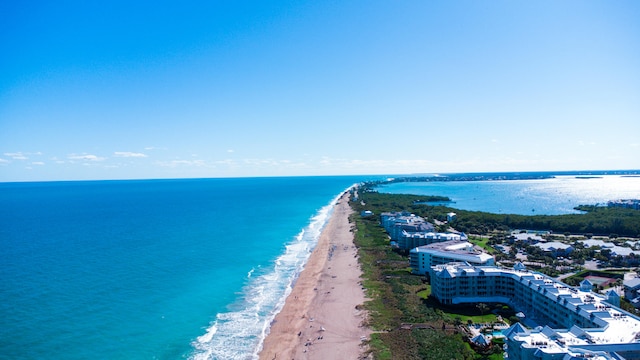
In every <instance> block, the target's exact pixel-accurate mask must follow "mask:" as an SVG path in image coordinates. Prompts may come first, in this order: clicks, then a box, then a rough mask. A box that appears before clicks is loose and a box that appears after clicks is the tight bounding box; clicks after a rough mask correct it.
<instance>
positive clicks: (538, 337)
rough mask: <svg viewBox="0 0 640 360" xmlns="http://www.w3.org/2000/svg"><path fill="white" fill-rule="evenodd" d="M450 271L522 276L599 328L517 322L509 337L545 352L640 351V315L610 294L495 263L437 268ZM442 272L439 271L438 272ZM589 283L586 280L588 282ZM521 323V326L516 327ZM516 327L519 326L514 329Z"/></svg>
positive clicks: (524, 282) (524, 281) (523, 281)
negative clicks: (614, 302)
mask: <svg viewBox="0 0 640 360" xmlns="http://www.w3.org/2000/svg"><path fill="white" fill-rule="evenodd" d="M434 268H435V269H436V270H440V271H446V273H447V276H449V277H456V276H462V272H463V271H464V272H465V275H464V276H509V277H514V278H516V279H519V283H521V284H522V285H524V286H528V287H529V288H531V289H532V290H533V291H535V292H536V293H539V294H541V295H543V296H544V297H546V298H547V299H548V300H549V301H552V302H555V303H556V304H559V305H560V306H562V307H564V308H567V309H569V310H570V311H572V312H574V313H576V314H578V315H579V316H582V317H584V318H588V319H590V320H591V321H592V322H593V323H594V324H596V327H593V328H581V327H579V326H575V325H574V326H573V327H571V328H570V329H552V328H547V327H545V328H542V327H539V328H536V329H533V330H526V329H523V328H522V329H521V328H520V327H521V325H518V324H516V325H514V326H512V327H511V328H510V329H509V330H507V331H506V332H505V336H507V337H508V338H510V339H513V340H514V341H517V342H520V343H522V344H524V345H523V346H525V345H526V346H528V347H536V348H537V349H536V350H535V351H540V352H541V354H542V353H545V354H553V353H555V354H563V353H564V354H566V353H574V352H576V351H577V349H578V348H580V347H582V348H587V347H588V348H589V349H593V350H594V351H596V350H598V349H609V348H611V349H614V350H606V351H615V348H617V347H625V348H626V347H629V348H630V349H631V350H629V351H640V342H636V339H637V338H640V318H638V317H637V316H634V315H632V314H629V313H627V312H626V311H624V310H622V309H620V308H618V307H616V306H613V305H611V304H610V303H608V300H609V299H608V297H606V296H602V295H600V294H596V293H594V292H590V291H579V290H578V289H575V288H572V287H570V286H568V285H566V284H563V283H561V282H559V281H557V280H555V279H552V278H550V277H548V276H546V275H543V274H540V273H536V272H530V271H515V270H511V269H506V268H498V267H495V266H470V265H465V264H446V265H438V266H435V267H434ZM436 274H437V275H439V272H436ZM585 285H586V283H585ZM516 326H517V327H516ZM514 327H515V328H514Z"/></svg>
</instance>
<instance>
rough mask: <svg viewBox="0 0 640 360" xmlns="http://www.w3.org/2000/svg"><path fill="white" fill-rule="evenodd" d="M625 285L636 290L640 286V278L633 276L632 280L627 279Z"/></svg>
mask: <svg viewBox="0 0 640 360" xmlns="http://www.w3.org/2000/svg"><path fill="white" fill-rule="evenodd" d="M623 284H624V287H627V288H629V289H630V290H634V289H636V288H640V278H633V279H630V280H625V281H624V282H623Z"/></svg>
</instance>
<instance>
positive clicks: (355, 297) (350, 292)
mask: <svg viewBox="0 0 640 360" xmlns="http://www.w3.org/2000/svg"><path fill="white" fill-rule="evenodd" d="M348 199H349V195H348V193H345V195H343V196H342V197H341V198H340V200H339V201H338V203H337V204H336V206H335V208H334V210H333V214H332V216H331V219H330V220H329V222H328V224H327V225H326V226H325V228H324V230H323V231H322V234H321V235H320V239H319V240H318V245H317V246H316V248H315V250H314V251H313V253H312V254H311V256H310V257H309V261H308V262H307V264H306V266H305V268H304V270H303V271H302V273H301V274H300V277H299V278H298V281H297V282H296V285H295V286H294V288H293V291H292V292H291V294H290V295H289V297H288V298H287V300H286V303H285V305H284V307H283V309H282V311H281V312H280V313H279V314H278V315H277V316H276V318H275V321H274V323H273V325H272V326H271V329H270V333H269V335H268V336H267V338H266V339H265V341H264V345H263V350H262V352H261V353H260V359H262V360H272V359H296V360H297V359H358V358H359V357H360V355H361V353H362V351H363V349H362V347H361V344H362V339H366V338H368V337H369V334H370V331H369V330H368V329H367V328H365V327H363V326H362V322H363V320H364V318H365V316H366V314H365V313H364V312H363V311H360V310H357V309H356V306H357V305H360V304H362V303H364V301H365V297H364V292H363V290H362V287H361V286H360V275H361V271H360V268H359V266H358V259H357V257H356V254H357V252H356V248H355V246H354V244H353V233H352V232H351V231H350V229H351V225H350V224H349V215H350V214H351V208H350V207H349V204H348Z"/></svg>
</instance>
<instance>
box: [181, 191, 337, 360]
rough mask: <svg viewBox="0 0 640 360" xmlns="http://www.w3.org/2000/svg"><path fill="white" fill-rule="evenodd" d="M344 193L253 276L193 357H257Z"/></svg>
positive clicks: (199, 342) (202, 338)
mask: <svg viewBox="0 0 640 360" xmlns="http://www.w3.org/2000/svg"><path fill="white" fill-rule="evenodd" d="M341 195H342V193H341V194H340V195H338V196H336V197H335V198H334V199H333V200H332V201H331V202H330V203H329V204H328V205H327V206H325V207H323V208H322V209H320V210H319V211H318V213H317V214H316V215H315V216H313V217H312V218H311V220H310V222H309V224H308V225H307V227H306V228H304V229H303V230H301V231H300V233H299V234H298V235H297V236H296V237H295V238H294V239H293V240H292V241H291V242H290V243H288V244H287V245H286V246H285V251H284V253H283V254H282V255H280V256H279V257H278V258H277V259H276V260H275V262H274V265H273V268H272V269H270V270H269V271H268V272H266V273H264V274H262V275H259V276H255V277H252V274H253V269H252V270H251V271H249V273H248V274H247V278H248V279H249V284H248V285H247V286H246V287H245V289H244V291H243V293H244V294H243V298H242V299H241V301H239V303H238V310H236V311H230V312H226V313H220V314H218V315H217V316H216V319H215V321H214V322H213V323H212V324H211V326H210V327H209V328H208V329H207V332H206V333H205V334H204V335H202V336H200V337H198V338H197V339H196V340H195V341H194V342H193V344H192V345H193V347H194V349H195V350H194V352H193V354H192V355H191V356H190V359H193V360H211V359H233V360H241V359H242V360H246V359H258V353H259V352H260V350H262V342H263V341H264V338H265V337H266V336H267V334H268V333H269V327H270V324H271V322H272V321H273V319H274V318H275V316H276V314H278V313H279V312H280V310H282V307H283V306H284V303H285V299H286V298H287V296H288V295H289V294H290V293H291V290H292V288H293V285H294V283H295V281H296V279H297V278H298V276H299V274H300V272H301V271H302V269H303V267H304V265H305V264H306V262H307V260H308V259H309V256H310V255H311V251H312V250H313V248H314V247H315V245H316V244H317V242H318V239H319V238H320V234H321V233H322V229H323V228H324V226H325V225H326V224H327V222H328V220H329V218H330V216H331V213H332V211H333V206H334V205H335V204H336V203H337V201H338V199H339V198H340V196H341Z"/></svg>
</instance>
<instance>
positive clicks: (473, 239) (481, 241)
mask: <svg viewBox="0 0 640 360" xmlns="http://www.w3.org/2000/svg"><path fill="white" fill-rule="evenodd" d="M469 242H470V243H472V244H474V245H478V246H480V247H481V248H483V249H484V250H485V251H486V252H488V253H489V254H495V253H497V252H498V251H497V250H496V249H494V248H493V247H492V246H491V245H489V238H481V237H477V236H469Z"/></svg>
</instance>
